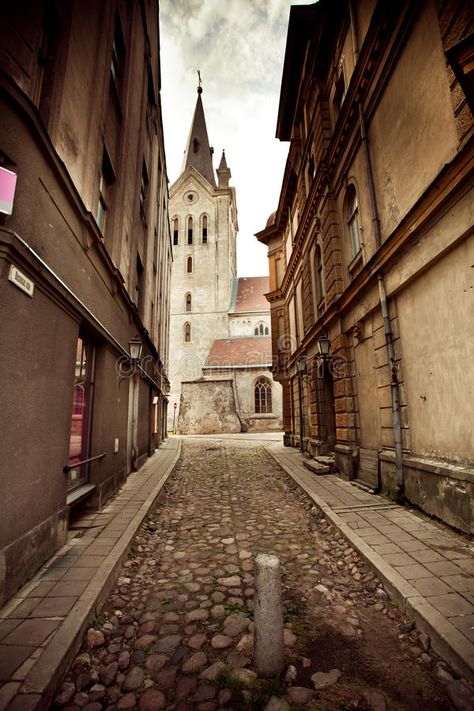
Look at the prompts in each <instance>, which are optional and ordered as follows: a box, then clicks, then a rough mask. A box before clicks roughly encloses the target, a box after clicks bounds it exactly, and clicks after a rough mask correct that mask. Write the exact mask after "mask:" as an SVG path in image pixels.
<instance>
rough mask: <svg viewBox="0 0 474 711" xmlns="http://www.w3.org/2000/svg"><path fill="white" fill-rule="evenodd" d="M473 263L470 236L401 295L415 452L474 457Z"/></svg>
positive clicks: (465, 458)
mask: <svg viewBox="0 0 474 711" xmlns="http://www.w3.org/2000/svg"><path fill="white" fill-rule="evenodd" d="M473 264H474V238H473V237H471V238H470V239H469V240H466V241H465V242H463V243H462V244H460V245H459V246H457V247H456V248H455V249H453V250H452V251H451V252H450V253H449V254H447V255H445V257H444V259H443V261H441V262H438V263H436V264H434V265H432V267H431V268H430V269H429V270H428V271H426V272H425V273H424V274H423V278H422V279H417V280H416V281H414V282H413V283H412V284H411V286H410V288H409V289H406V290H404V291H403V292H401V293H400V294H399V295H398V296H397V309H398V313H399V323H400V336H401V341H402V344H403V361H404V372H405V379H406V390H407V402H408V408H409V413H410V428H411V435H412V448H413V451H414V453H416V454H419V455H420V454H421V455H426V456H434V457H441V458H449V459H451V460H454V461H459V462H463V461H466V462H473V461H474V431H473V428H472V402H471V398H470V397H469V395H468V393H472V392H474V371H473V369H472V367H471V364H472V354H473V353H474V333H473V329H472V328H468V327H466V326H467V324H468V323H469V317H468V315H469V314H471V315H472V314H473V313H474V273H473V272H474V269H473V268H472V265H473ZM466 319H468V320H466ZM471 324H472V319H471Z"/></svg>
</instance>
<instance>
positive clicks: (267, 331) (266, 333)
mask: <svg viewBox="0 0 474 711" xmlns="http://www.w3.org/2000/svg"><path fill="white" fill-rule="evenodd" d="M269 333H270V331H269V330H268V326H265V335H266V336H268V335H269Z"/></svg>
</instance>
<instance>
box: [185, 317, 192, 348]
mask: <svg viewBox="0 0 474 711" xmlns="http://www.w3.org/2000/svg"><path fill="white" fill-rule="evenodd" d="M184 341H185V343H190V342H191V324H190V323H189V322H188V323H185V324H184Z"/></svg>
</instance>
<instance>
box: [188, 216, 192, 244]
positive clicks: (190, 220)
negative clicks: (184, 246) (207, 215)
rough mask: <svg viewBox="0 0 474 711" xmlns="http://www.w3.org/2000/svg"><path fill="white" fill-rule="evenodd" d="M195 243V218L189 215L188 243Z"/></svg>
mask: <svg viewBox="0 0 474 711" xmlns="http://www.w3.org/2000/svg"><path fill="white" fill-rule="evenodd" d="M192 243H193V218H192V217H188V244H192Z"/></svg>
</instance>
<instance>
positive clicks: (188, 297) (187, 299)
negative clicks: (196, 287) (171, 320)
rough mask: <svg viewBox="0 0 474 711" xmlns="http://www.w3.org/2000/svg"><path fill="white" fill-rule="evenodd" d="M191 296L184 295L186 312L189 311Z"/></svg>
mask: <svg viewBox="0 0 474 711" xmlns="http://www.w3.org/2000/svg"><path fill="white" fill-rule="evenodd" d="M191 304H192V301H191V294H186V311H191Z"/></svg>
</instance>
